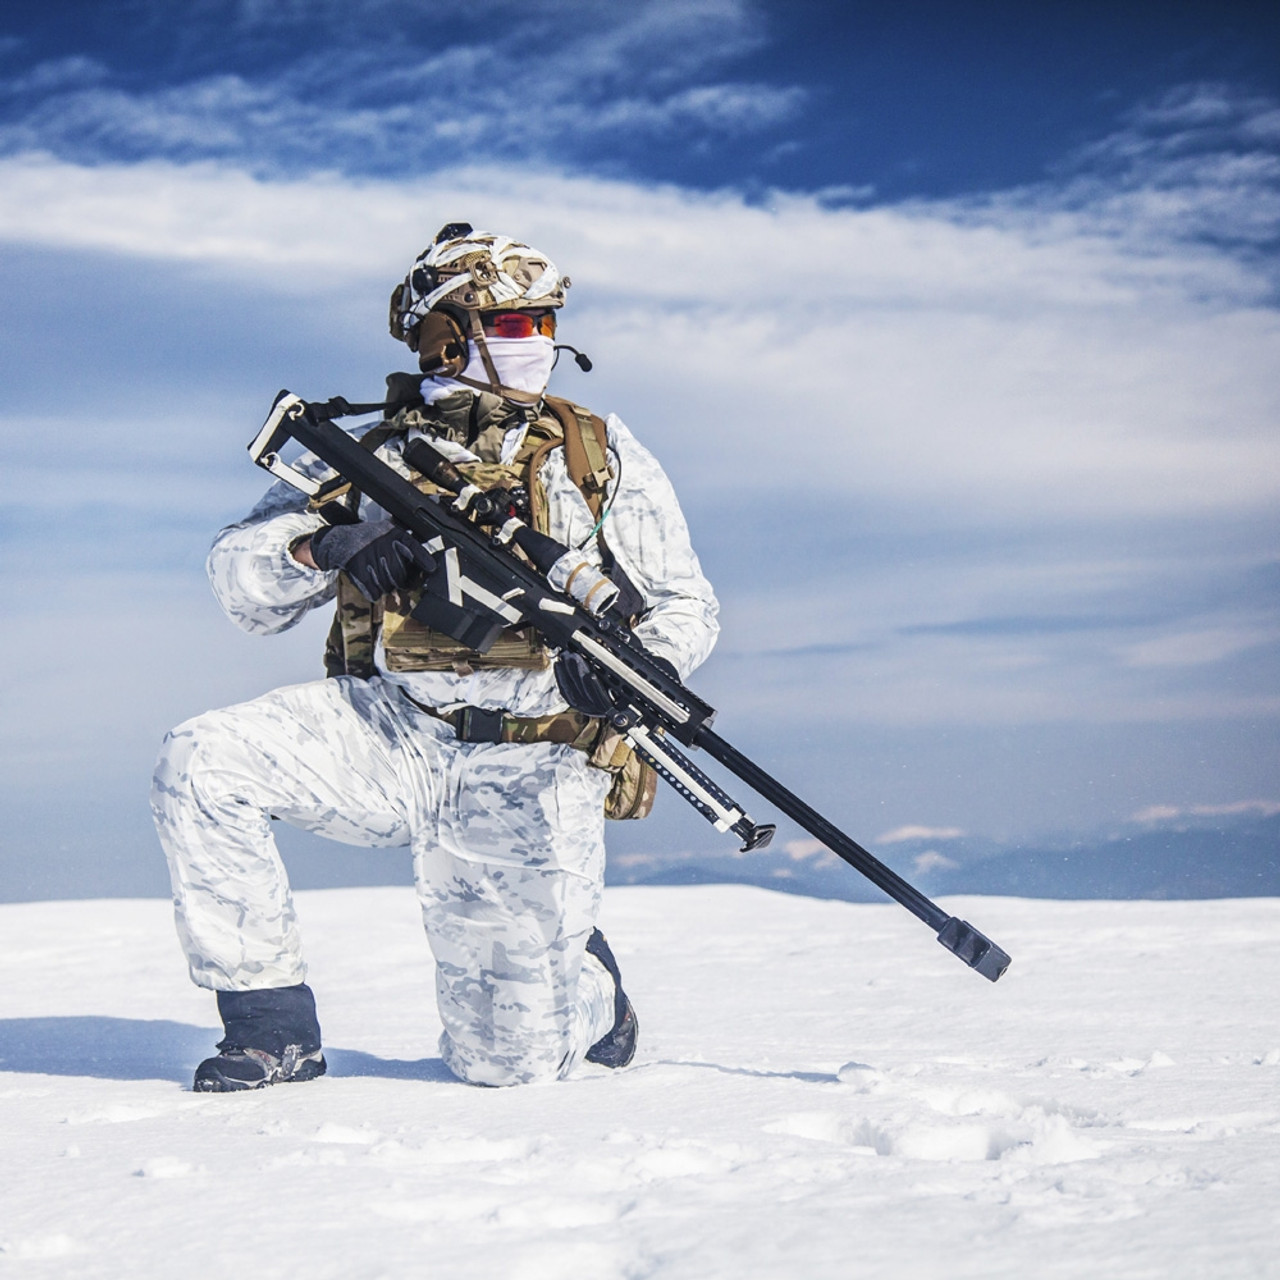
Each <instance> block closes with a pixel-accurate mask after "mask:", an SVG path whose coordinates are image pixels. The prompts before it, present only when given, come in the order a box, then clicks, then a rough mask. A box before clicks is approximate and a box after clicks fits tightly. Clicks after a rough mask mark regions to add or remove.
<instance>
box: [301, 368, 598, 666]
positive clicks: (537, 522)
mask: <svg viewBox="0 0 1280 1280" xmlns="http://www.w3.org/2000/svg"><path fill="white" fill-rule="evenodd" d="M463 396H465V397H466V400H465V401H464V402H463V404H464V406H465V407H466V409H467V410H468V411H469V412H470V416H471V418H472V421H471V422H470V423H469V424H467V425H468V427H469V430H468V435H472V433H474V435H473V438H472V439H471V440H470V441H469V442H468V448H470V449H471V450H472V451H473V452H476V453H478V454H479V455H480V457H481V459H482V460H481V461H479V462H460V463H458V464H456V465H457V468H458V470H459V471H461V472H462V474H463V475H464V476H466V478H467V479H468V480H469V481H471V483H473V484H475V485H476V486H477V487H478V488H480V489H492V488H495V487H498V486H508V487H509V486H513V485H523V486H524V487H525V488H526V490H527V492H528V495H529V523H530V524H531V525H532V527H533V528H534V529H536V530H537V531H538V532H539V533H547V532H548V527H549V508H548V503H547V495H546V490H545V488H544V487H543V484H542V479H541V469H542V464H543V462H545V461H546V458H547V455H548V454H549V453H550V452H551V450H552V449H555V448H563V449H564V451H565V466H566V469H567V471H568V473H569V477H570V479H571V480H572V481H573V483H574V484H575V485H576V486H577V488H578V491H579V492H580V493H581V494H582V496H583V498H584V499H585V500H586V503H587V506H588V508H589V509H590V511H591V514H592V516H593V518H595V519H596V520H599V518H600V511H601V509H602V505H603V502H604V497H605V491H606V486H607V484H608V482H609V479H610V478H611V476H612V472H611V471H610V469H609V465H608V455H607V452H606V450H607V438H606V432H605V424H604V422H603V420H602V419H600V418H599V417H597V416H596V415H595V414H593V413H590V412H589V411H588V410H586V409H584V408H582V407H581V406H580V405H576V404H573V403H572V402H570V401H568V400H562V399H559V398H558V397H555V396H547V397H546V398H545V400H544V401H543V403H544V405H545V407H546V409H547V410H549V413H544V414H543V415H542V416H540V417H538V418H536V419H535V420H534V421H532V422H530V423H529V425H528V428H527V430H526V432H525V437H524V440H523V441H522V442H521V445H520V448H519V450H518V451H517V452H516V454H515V456H514V457H513V458H512V459H511V461H510V462H506V463H503V462H498V461H485V460H484V456H485V454H488V455H489V456H490V458H496V457H497V456H498V454H499V452H500V450H501V445H502V438H503V437H504V436H505V434H506V431H507V430H508V429H509V427H510V426H511V425H512V419H511V417H510V415H509V414H504V413H503V412H501V410H500V409H497V407H496V406H495V405H494V404H492V403H490V404H486V401H496V397H488V396H485V395H481V396H471V395H470V393H466V392H463V393H460V395H459V397H458V400H460V401H461V399H462V397H463ZM451 400H454V397H448V398H447V399H446V401H444V402H442V403H443V404H444V405H445V409H444V410H443V411H441V410H437V409H436V406H429V407H428V408H426V409H425V410H424V409H410V410H401V411H400V412H399V413H397V414H396V416H395V417H394V418H392V419H390V420H389V421H388V422H387V423H386V424H385V425H384V426H382V427H377V428H375V429H374V430H373V431H370V432H368V433H367V434H366V435H365V437H364V439H363V440H362V443H363V444H364V445H365V447H366V448H369V449H376V448H377V447H378V446H379V445H381V444H382V443H383V442H384V441H386V440H387V439H389V438H390V437H392V436H395V435H403V434H406V433H407V432H408V431H410V430H411V429H413V428H414V427H420V428H424V429H426V430H427V431H433V430H434V429H438V428H439V427H440V426H441V425H442V417H443V418H444V419H445V420H446V421H447V419H448V417H450V416H452V417H454V418H455V419H456V414H454V415H450V414H449V413H448V410H449V409H450V408H457V405H456V404H455V405H450V404H449V401H451ZM477 406H479V407H480V408H481V409H482V410H487V414H482V415H481V417H480V418H479V420H476V413H475V410H476V408H477ZM433 410H436V411H435V412H433ZM486 417H487V419H488V421H486V420H485V418H486ZM411 478H412V480H413V483H414V484H415V485H416V486H417V488H418V489H420V490H421V491H422V492H423V493H439V492H441V490H440V488H439V487H438V486H437V485H434V484H432V482H431V481H429V480H427V479H426V478H425V477H423V476H419V475H413V476H412V477H411ZM344 499H345V500H347V501H354V500H355V498H354V495H353V494H352V493H351V491H350V487H349V486H346V485H339V486H338V487H336V488H332V489H331V488H328V487H326V488H324V489H322V490H321V491H320V492H319V493H318V494H317V495H316V496H315V498H313V499H312V502H311V505H312V509H314V510H319V509H321V508H322V507H323V506H324V505H325V504H327V503H329V502H334V501H343V500H344ZM419 595H420V593H408V594H403V595H401V594H397V595H393V596H385V597H383V598H382V599H381V600H375V601H372V602H370V601H369V600H366V599H365V597H364V596H363V595H362V594H361V593H360V591H359V590H358V588H357V587H356V586H355V584H354V583H353V582H352V581H351V580H350V578H348V577H347V575H346V574H345V573H340V574H339V575H338V585H337V610H336V613H335V616H334V620H333V625H332V627H331V628H330V630H329V637H328V641H327V643H326V645H325V658H324V663H325V672H326V674H328V675H331V676H335V675H353V676H359V677H361V678H364V679H368V678H369V677H370V676H372V675H373V674H374V671H375V666H374V650H375V648H376V646H377V642H378V638H379V636H381V639H382V647H383V660H384V662H385V664H386V668H387V670H388V671H394V672H411V671H450V670H452V671H456V672H457V673H458V674H459V675H469V674H470V673H471V672H472V671H477V670H482V669H486V668H494V667H505V668H508V669H511V668H514V669H517V670H525V671H545V670H546V669H547V667H548V666H550V663H551V657H550V654H549V653H548V651H547V648H546V645H544V644H543V642H542V640H541V637H540V636H539V635H538V634H537V632H536V631H535V630H534V629H533V628H531V627H528V628H507V629H506V630H504V631H503V632H502V633H501V635H499V637H498V639H497V641H495V643H494V645H493V647H492V648H490V649H489V651H488V652H487V653H478V652H477V651H476V650H474V649H469V648H467V646H466V645H464V644H462V643H460V642H459V641H457V640H455V639H453V637H451V636H448V635H445V634H444V633H443V632H440V631H436V630H433V629H432V628H431V627H428V626H426V625H425V624H424V623H421V622H419V621H418V620H417V619H416V618H413V617H411V616H410V614H411V612H412V610H413V608H414V606H415V605H416V604H417V601H418V599H419Z"/></svg>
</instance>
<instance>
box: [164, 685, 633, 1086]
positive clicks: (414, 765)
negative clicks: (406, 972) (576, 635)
mask: <svg viewBox="0 0 1280 1280" xmlns="http://www.w3.org/2000/svg"><path fill="white" fill-rule="evenodd" d="M609 781H610V779H609V775H607V774H605V773H603V772H602V771H600V770H598V769H593V768H591V767H590V766H589V765H588V764H587V761H586V757H585V756H584V755H583V753H582V752H580V751H575V750H574V749H573V748H572V747H567V746H559V745H555V744H552V743H534V744H529V745H523V744H516V743H511V744H490V743H466V742H458V741H457V740H456V737H455V735H454V731H453V729H452V727H451V726H449V725H447V724H445V723H444V722H442V721H440V720H437V719H435V718H434V717H432V716H429V715H427V714H426V713H425V712H423V711H421V710H419V709H418V708H417V707H415V706H414V705H413V703H411V702H409V701H408V699H406V698H405V697H403V695H401V694H400V692H399V691H398V689H397V688H396V687H395V686H394V685H392V684H389V683H385V682H383V681H381V680H376V679H375V680H370V681H363V680H355V679H351V678H348V677H345V676H344V677H339V678H337V679H331V680H322V681H317V682H314V683H311V684H302V685H293V686H290V687H287V688H283V689H276V690H274V691H273V692H271V693H268V694H266V695H265V696H264V697H261V698H256V699H254V700H253V701H252V702H246V703H242V704H240V705H239V706H234V707H227V708H224V709H223V710H220V711H211V712H208V713H207V714H205V715H202V716H197V717H196V718H195V719H193V720H188V721H187V722H186V723H185V724H182V725H179V726H178V728H176V729H174V730H173V731H172V732H171V733H170V734H169V735H168V736H167V737H166V738H165V741H164V745H163V747H162V748H161V752H160V759H159V761H158V763H157V766H156V775H155V783H154V786H153V790H152V811H153V813H154V815H155V821H156V829H157V831H158V832H159V835H160V841H161V843H162V844H163V846H164V850H165V854H166V856H167V857H168V860H169V870H170V876H171V879H172V882H173V894H174V910H175V917H176V921H177V927H178V936H179V938H180V940H181V942H182V946H183V948H184V950H185V951H186V954H187V959H188V962H189V965H190V971H191V977H192V979H193V980H194V981H195V982H196V983H197V984H199V985H200V986H203V987H209V988H212V989H213V990H217V991H244V990H255V989H260V988H266V987H282V986H291V985H293V984H295V983H299V982H302V981H304V980H305V977H306V967H305V965H304V963H303V959H302V945H301V939H300V937H299V931H298V923H297V919H296V916H295V913H294V908H293V902H292V899H291V896H290V892H289V883H288V879H287V876H286V874H285V870H284V867H283V865H282V863H281V861H280V855H279V853H278V851H277V849H276V846H275V841H274V839H273V838H272V834H271V823H270V819H271V817H278V818H280V819H283V820H284V821H286V822H289V823H291V824H292V825H293V826H296V827H301V828H302V829H304V830H306V831H314V832H318V833H319V834H320V835H323V836H327V837H329V838H330V839H334V840H340V841H343V842H344V843H347V844H360V845H409V846H410V847H411V849H412V852H413V865H414V876H415V880H416V883H417V889H418V895H419V900H420V902H421V905H422V914H423V919H424V922H425V925H426V931H427V938H428V941H429V943H430V946H431V950H432V953H433V955H434V957H435V963H436V991H437V1001H438V1005H439V1010H440V1017H441V1019H442V1021H443V1024H444V1034H443V1036H442V1037H441V1042H440V1049H441V1053H442V1055H443V1057H444V1060H445V1062H446V1064H447V1065H448V1066H449V1068H450V1069H451V1070H452V1071H453V1072H454V1074H455V1075H457V1076H459V1077H460V1078H461V1079H463V1080H466V1081H469V1082H471V1083H473V1084H488V1085H505V1084H519V1083H525V1082H529V1081H534V1080H544V1079H554V1078H556V1077H559V1076H564V1075H567V1074H568V1072H569V1071H571V1070H572V1069H573V1067H574V1066H575V1065H576V1064H577V1063H578V1062H579V1060H580V1059H581V1057H582V1055H583V1053H585V1051H586V1050H587V1049H588V1048H589V1047H590V1046H591V1045H592V1044H593V1043H595V1041H596V1040H598V1039H599V1038H600V1037H601V1036H603V1035H604V1034H606V1032H608V1030H609V1029H610V1028H611V1027H612V1025H613V980H612V979H611V978H610V977H609V975H608V974H607V973H606V972H605V970H604V968H603V966H601V965H600V964H599V962H598V961H597V960H596V959H595V957H593V956H588V955H586V954H585V952H584V948H585V946H586V942H587V938H588V936H589V934H590V932H591V928H592V926H593V925H594V923H595V920H596V916H597V913H598V911H599V907H600V898H601V891H602V885H603V882H604V833H603V826H604V822H603V814H602V810H603V804H604V795H605V792H606V790H607V788H608V785H609Z"/></svg>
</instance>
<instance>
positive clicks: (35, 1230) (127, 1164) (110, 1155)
mask: <svg viewBox="0 0 1280 1280" xmlns="http://www.w3.org/2000/svg"><path fill="white" fill-rule="evenodd" d="M945 905H947V907H948V909H949V910H952V911H955V912H956V913H957V914H959V915H962V916H964V917H965V918H967V919H970V920H972V921H973V923H974V924H975V925H977V926H978V927H979V928H980V929H982V930H983V931H984V932H986V933H988V934H990V935H991V936H992V937H994V938H995V939H996V940H997V941H998V942H1000V943H1001V945H1003V946H1005V947H1006V949H1007V950H1009V951H1010V952H1011V953H1012V954H1013V957H1014V964H1013V968H1012V969H1011V970H1010V972H1009V973H1008V974H1007V975H1006V977H1005V978H1004V979H1002V980H1001V982H1000V983H998V984H996V985H995V986H992V985H991V984H989V983H987V982H986V981H985V980H983V979H982V978H980V977H978V976H977V975H976V974H973V973H972V972H970V971H969V970H967V969H966V968H965V967H964V966H963V965H962V964H960V963H959V962H958V961H957V960H955V959H954V958H953V957H951V956H950V955H948V954H947V953H946V952H945V951H943V949H942V948H941V947H939V946H938V945H937V944H936V943H935V942H934V941H933V940H932V938H931V937H930V935H929V932H928V930H927V929H925V928H924V926H922V925H920V924H919V923H918V922H916V921H915V920H913V919H912V918H911V917H910V916H909V915H908V914H907V913H906V912H904V911H902V910H901V909H900V908H898V907H896V906H889V905H886V906H878V905H877V906H866V905H856V904H850V903H843V902H829V901H817V900H813V899H806V898H799V897H788V896H784V895H780V894H773V893H769V892H766V891H764V890H759V889H750V888H739V887H732V886H702V887H689V888H683V887H682V888H648V889H646V888H626V889H610V890H609V891H608V893H607V895H606V916H605V919H604V921H603V922H602V923H603V925H604V927H605V930H606V932H607V933H608V935H609V938H610V942H611V944H612V945H613V947H614V950H615V952H616V953H617V955H618V959H619V962H620V964H621V966H622V970H623V975H624V979H625V981H626V985H627V989H628V991H629V993H630V994H631V996H632V998H633V1000H634V1001H635V1003H636V1006H637V1009H638V1011H639V1016H640V1023H641V1042H640V1052H639V1055H638V1057H637V1061H636V1064H635V1065H634V1066H633V1067H632V1068H630V1069H628V1070H626V1071H624V1072H620V1073H611V1072H608V1071H605V1070H603V1069H600V1068H587V1069H585V1070H584V1071H583V1072H582V1073H581V1074H580V1075H579V1076H578V1077H576V1078H575V1079H573V1080H572V1081H569V1082H566V1083H561V1084H558V1085H548V1086H543V1087H535V1088H526V1089H514V1090H481V1089H473V1088H468V1087H467V1086H464V1085H461V1084H458V1083H457V1082H455V1081H454V1080H453V1079H452V1077H450V1076H449V1075H448V1073H447V1072H446V1071H445V1070H444V1068H443V1066H442V1064H441V1063H440V1061H439V1058H438V1057H437V1056H436V1051H435V1041H436V1037H437V1035H438V1030H439V1028H438V1023H437V1021H436V1018H435V1013H434V1001H433V995H432V983H431V974H430V965H429V955H428V952H427V948H426V943H425V940H424V938H423V936H422V933H421V927H420V923H419V917H418V912H417V908H416V904H415V902H414V899H413V895H412V893H411V892H410V891H408V890H403V889H396V888H387V889H347V890H330V891H322V892H312V893H302V894H299V895H298V906H299V914H300V916H301V918H302V921H303V927H304V932H305V937H306V941H307V945H308V951H309V954H310V958H311V976H310V981H311V983H312V985H313V987H314V988H315V990H316V993H317V998H318V1001H319V1007H320V1015H321V1022H322V1025H323V1026H324V1030H325V1041H326V1053H327V1055H328V1057H329V1061H330V1068H331V1074H330V1075H329V1076H328V1077H326V1078H325V1079H323V1080H320V1081H317V1082H314V1083H311V1084H306V1085H297V1086H282V1087H279V1088H276V1089H272V1090H268V1091H265V1092H262V1093H255V1094H248V1095H244V1094H241V1095H232V1096H217V1095H196V1094H193V1093H191V1092H189V1083H190V1074H191V1070H192V1068H193V1067H194V1065H195V1063H196V1062H198V1061H199V1059H200V1058H201V1057H203V1056H205V1055H206V1054H208V1053H209V1052H210V1051H211V1048H212V1045H213V1043H214V1041H215V1040H216V1039H217V1038H218V1035H219V1032H218V1030H217V1029H216V1028H217V1019H216V1012H215V1009H214V1003H213V999H212V996H211V995H209V994H208V993H206V992H201V991H199V990H197V989H196V988H194V987H191V986H190V985H189V983H188V982H187V980H186V976H185V971H184V966H183V963H182V960H181V957H180V955H179V952H178V949H177V945H176V942H175V941H174V939H173V936H172V928H171V924H170V921H169V908H168V904H167V903H164V902H158V901H103V902H55V903H36V904H14V905H6V906H0V1136H2V1138H3V1142H2V1144H0V1176H2V1178H3V1182H2V1184H0V1185H3V1188H4V1191H3V1196H2V1197H0V1277H3V1276H8V1275H13V1276H31V1277H43V1276H58V1277H64V1276H65V1277H123V1276H130V1277H151V1276H155V1277H160V1276H165V1277H169V1276H174V1275H178V1276H182V1277H183V1278H184V1280H203V1278H204V1277H215V1276H216V1277H220V1278H221V1277H225V1276H226V1275H227V1274H236V1273H244V1274H252V1275H254V1276H255V1277H290V1278H292V1277H299V1276H307V1277H317V1278H324V1277H335V1278H336V1277H343V1278H344V1280H346V1278H351V1280H366V1278H367V1280H374V1278H380V1277H386V1278H398V1277H405V1276H416V1275H420V1274H431V1275H437V1276H441V1277H448V1278H449V1280H454V1278H457V1280H542V1278H543V1277H546V1278H547V1280H552V1278H554V1280H562V1278H575V1277H583V1278H584V1280H586V1278H587V1277H591V1280H642V1278H647V1277H663V1278H668V1277H669V1278H670V1280H712V1278H716V1280H718V1278H720V1277H724V1278H726V1280H727V1278H728V1277H735V1278H739V1277H788V1278H790V1277H797V1278H803V1280H824V1278H826V1277H832V1278H834V1277H841V1278H843V1277H903V1278H910V1280H914V1278H915V1277H933V1276H938V1275H947V1276H948V1277H974V1278H975V1280H976V1278H978V1277H983V1278H986V1277H993V1278H994V1277H1010V1278H1013V1277H1017V1278H1018V1280H1027V1278H1028V1277H1037V1278H1038V1277H1077V1276H1084V1275H1088V1276H1101V1277H1107V1278H1110V1277H1117V1278H1119V1277H1125V1278H1129V1277H1132V1278H1133V1280H1138V1278H1139V1277H1142V1278H1146V1277H1151V1278H1155V1277H1160V1278H1162V1280H1163V1278H1167V1277H1213V1278H1214V1280H1220V1278H1230V1277H1266V1276H1275V1275H1278V1274H1280V1257H1277V1254H1278V1253H1280V901H1276V900H1271V899H1251V900H1247V901H1230V902H1224V901H1211V902H1178V903H1151V902H1146V903H1143V902H1126V903H1110V902H1090V903H1064V902H1041V901H1036V902H1032V901H1021V900H1013V899H978V898H974V899H965V900H952V901H951V902H949V903H947V904H945Z"/></svg>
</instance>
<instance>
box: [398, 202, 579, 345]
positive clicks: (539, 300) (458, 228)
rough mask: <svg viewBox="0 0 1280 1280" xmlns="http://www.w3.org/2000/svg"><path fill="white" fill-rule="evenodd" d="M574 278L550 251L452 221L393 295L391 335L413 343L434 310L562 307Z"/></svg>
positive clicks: (467, 310) (419, 259)
mask: <svg viewBox="0 0 1280 1280" xmlns="http://www.w3.org/2000/svg"><path fill="white" fill-rule="evenodd" d="M568 287H569V278H568V277H567V276H562V275H561V274H560V272H559V271H558V270H556V265H555V263H554V262H552V261H551V259H550V258H548V257H547V256H546V254H544V253H540V252H539V251H538V250H537V249H534V248H532V247H531V246H529V245H527V244H522V243H521V242H520V241H519V240H513V239H512V238H511V237H510V236H499V235H494V234H493V233H492V232H489V231H473V230H472V228H471V226H470V224H469V223H466V222H450V223H448V224H447V225H446V226H444V227H442V228H441V229H440V232H439V234H438V235H437V236H436V238H435V240H434V241H433V242H432V243H431V245H430V246H429V247H428V248H426V249H424V250H423V251H422V252H421V253H420V254H419V255H418V257H417V259H416V260H415V261H414V264H413V266H412V267H411V268H410V270H409V274H408V275H407V276H406V277H405V279H404V281H403V283H401V284H398V285H396V287H395V289H394V290H393V291H392V294H391V317H390V319H391V336H392V337H393V338H397V339H399V340H400V341H401V342H411V335H412V334H413V331H414V330H415V329H416V328H417V327H418V325H419V323H420V322H421V321H422V319H423V318H424V317H425V316H426V315H427V314H428V312H431V311H435V310H444V311H452V312H454V313H456V314H458V318H459V319H460V320H461V319H464V314H463V313H467V314H475V313H477V312H482V311H497V310H504V311H505V310H516V309H518V308H523V307H531V308H532V307H537V308H542V307H562V306H564V291H565V290H566V289H567V288H568Z"/></svg>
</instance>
